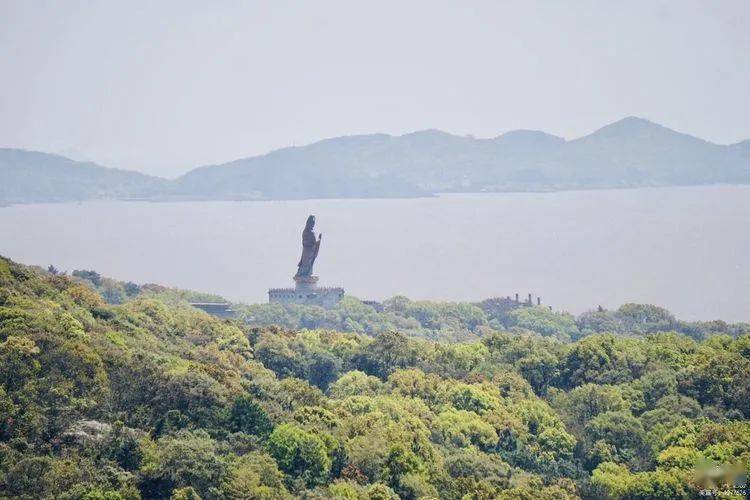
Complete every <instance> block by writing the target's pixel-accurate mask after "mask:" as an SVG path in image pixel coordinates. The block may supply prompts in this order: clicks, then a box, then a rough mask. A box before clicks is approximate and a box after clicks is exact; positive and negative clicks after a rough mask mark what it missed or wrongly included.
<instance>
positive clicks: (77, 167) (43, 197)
mask: <svg viewBox="0 0 750 500" xmlns="http://www.w3.org/2000/svg"><path fill="white" fill-rule="evenodd" d="M168 184H169V182H168V181H166V180H164V179H159V178H157V177H150V176H148V175H144V174H140V173H137V172H131V171H129V170H118V169H114V168H107V167H102V166H101V165H97V164H96V163H90V162H77V161H73V160H71V159H69V158H65V157H64V156H58V155H53V154H47V153H38V152H35V151H24V150H21V149H0V203H6V204H7V203H34V202H50V201H81V200H94V199H143V198H153V197H154V196H159V195H160V193H162V192H163V191H164V190H165V189H167V186H168Z"/></svg>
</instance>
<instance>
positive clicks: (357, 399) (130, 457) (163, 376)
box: [0, 258, 750, 500]
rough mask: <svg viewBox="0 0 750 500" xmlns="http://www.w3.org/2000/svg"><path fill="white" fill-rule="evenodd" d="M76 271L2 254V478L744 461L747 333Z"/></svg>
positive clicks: (388, 487)
mask: <svg viewBox="0 0 750 500" xmlns="http://www.w3.org/2000/svg"><path fill="white" fill-rule="evenodd" d="M52 271H54V270H52ZM76 274H77V276H65V275H61V274H59V273H54V272H45V271H42V270H39V269H34V268H29V267H25V266H22V265H19V264H16V263H13V262H11V261H9V260H6V259H2V258H0V497H2V498H35V499H36V498H56V499H58V498H62V499H110V500H115V499H137V498H170V497H171V498H175V499H188V498H191V499H196V498H203V499H223V498H237V499H240V498H293V497H297V498H300V497H302V498H352V499H355V498H356V499H395V498H399V497H400V498H405V499H416V498H446V499H460V498H501V499H503V498H504V499H518V498H557V499H573V498H581V497H582V498H654V499H655V498H694V497H696V496H697V495H698V491H699V489H700V488H702V487H706V486H707V485H708V484H709V483H708V482H707V481H708V480H707V479H706V477H705V475H704V474H702V472H701V471H703V470H704V469H705V468H706V467H711V472H712V474H715V472H716V470H717V469H714V468H713V465H718V466H720V469H718V470H719V475H718V476H716V475H714V476H713V480H714V481H718V483H719V486H718V487H719V488H721V487H722V486H721V484H722V481H724V480H726V479H727V478H730V477H732V474H734V473H735V472H736V471H735V470H734V469H730V468H728V467H729V466H728V465H725V464H735V463H740V462H741V461H743V460H744V464H747V463H750V422H748V417H750V335H747V334H745V335H740V336H738V337H737V338H732V337H730V336H727V335H714V336H712V337H710V338H708V339H707V340H704V341H700V342H699V341H696V340H694V339H691V338H689V337H687V336H683V335H680V334H676V333H652V334H648V335H645V336H642V335H630V336H629V337H624V336H620V335H612V334H593V335H588V336H585V337H583V338H581V339H580V340H578V341H575V342H560V341H559V340H556V339H554V338H552V337H541V336H538V335H536V336H535V335H530V334H524V333H521V331H518V333H507V332H497V331H486V332H485V333H484V334H483V336H482V338H481V340H476V341H473V342H464V343H447V342H433V341H429V340H422V339H410V338H408V337H406V336H405V335H403V334H401V333H398V332H395V331H390V332H383V333H380V334H378V335H377V336H375V337H371V336H367V335H362V334H356V333H340V332H333V331H330V330H322V329H314V330H286V329H280V328H278V327H251V326H249V325H247V324H246V323H244V322H241V321H237V322H232V321H222V320H218V319H216V318H213V317H211V316H208V315H206V314H204V313H202V312H200V311H198V310H196V309H193V308H191V307H189V306H188V305H187V303H186V302H185V301H184V299H185V298H188V299H193V298H194V297H192V296H190V295H184V294H182V293H179V292H176V291H173V290H168V289H163V288H159V287H155V286H148V287H142V286H137V285H132V284H120V285H119V286H121V287H122V294H121V295H119V296H114V295H112V293H113V292H112V291H110V295H109V298H110V300H112V299H117V300H118V301H120V302H121V303H120V304H110V303H108V302H107V301H105V300H104V298H103V297H102V295H101V294H100V293H98V292H97V291H96V290H97V289H99V288H101V287H103V286H109V285H107V284H106V283H104V282H103V281H99V280H97V276H96V275H92V274H90V273H86V272H78V273H76ZM92 279H93V280H94V281H99V283H98V284H96V283H94V281H92ZM95 286H97V287H98V288H96V289H95V288H94V287H95ZM623 334H624V335H628V332H626V331H625V332H623ZM744 467H747V466H746V465H744ZM746 472H747V471H746Z"/></svg>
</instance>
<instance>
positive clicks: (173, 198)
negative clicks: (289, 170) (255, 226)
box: [0, 183, 750, 208]
mask: <svg viewBox="0 0 750 500" xmlns="http://www.w3.org/2000/svg"><path fill="white" fill-rule="evenodd" d="M701 187H739V188H747V187H750V183H710V184H664V185H643V186H612V187H569V188H558V189H507V190H498V191H441V192H435V193H427V194H414V195H393V196H381V195H378V196H304V197H302V196H301V197H279V198H252V197H226V198H222V197H216V198H208V197H178V196H169V197H144V198H130V197H129V198H118V197H111V198H109V197H108V198H85V199H70V200H28V201H0V208H9V207H12V206H17V205H58V204H71V203H99V202H126V203H138V202H140V203H210V202H274V201H306V200H408V199H419V198H437V197H441V196H455V195H498V194H556V193H575V192H590V191H626V190H627V191H631V190H637V189H679V188H684V189H690V188H701Z"/></svg>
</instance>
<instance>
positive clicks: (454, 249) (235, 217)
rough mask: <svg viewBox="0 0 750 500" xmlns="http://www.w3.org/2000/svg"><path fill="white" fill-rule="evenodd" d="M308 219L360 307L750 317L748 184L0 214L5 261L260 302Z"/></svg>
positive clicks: (323, 270)
mask: <svg viewBox="0 0 750 500" xmlns="http://www.w3.org/2000/svg"><path fill="white" fill-rule="evenodd" d="M309 213H314V214H315V215H316V216H317V219H318V225H317V228H316V230H319V231H322V233H323V244H322V246H321V251H320V256H319V258H318V262H317V263H316V274H319V275H320V276H321V284H327V285H343V286H344V287H345V288H346V290H347V292H348V293H351V294H353V295H355V296H358V297H360V298H367V299H382V298H386V297H389V296H392V295H396V294H403V295H407V296H409V297H412V298H415V299H416V298H419V299H449V300H477V299H482V298H486V297H491V296H497V295H512V294H514V293H516V292H518V293H520V294H521V296H522V297H523V296H525V295H526V294H527V293H529V292H531V293H533V294H534V296H537V295H540V296H541V297H542V301H543V302H544V303H546V304H550V305H552V306H553V307H554V308H555V309H566V310H569V311H571V312H575V313H578V312H581V311H583V310H586V309H588V308H592V307H595V306H596V305H598V304H601V305H603V306H605V307H616V306H618V305H619V304H622V303H624V302H628V301H637V302H650V303H655V304H659V305H663V306H665V307H667V308H669V309H670V310H671V311H673V312H674V313H676V314H677V315H678V316H680V317H682V318H685V319H714V318H721V319H725V320H731V321H740V320H742V321H750V261H749V260H750V257H748V256H749V255H750V187H734V186H721V187H698V188H661V189H637V190H622V191H582V192H565V193H551V194H473V195H445V196H440V197H436V198H425V199H407V200H306V201H278V202H205V203H203V202H200V203H199V202H195V203H133V202H95V203H82V204H61V205H21V206H13V207H5V208H0V235H2V237H1V238H0V254H3V255H5V256H8V257H11V258H12V259H14V260H17V261H20V262H23V263H28V264H39V265H44V266H46V265H48V264H54V265H55V266H57V267H58V268H60V269H66V270H72V269H81V268H87V269H96V270H97V271H99V272H101V273H102V274H105V275H108V276H111V277H114V278H118V279H122V280H131V281H135V282H139V283H144V282H154V283H161V284H166V285H172V286H177V287H182V288H190V289H195V290H202V291H208V292H215V293H218V294H221V295H224V296H226V297H228V298H230V299H232V300H236V301H244V302H261V301H265V300H266V289H267V288H269V287H278V286H288V285H290V284H291V276H292V275H293V274H294V272H295V271H296V263H297V260H298V259H299V252H300V244H301V243H300V238H301V236H300V234H301V231H302V227H303V225H304V222H305V218H306V217H307V215H308V214H309Z"/></svg>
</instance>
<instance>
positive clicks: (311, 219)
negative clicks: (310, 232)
mask: <svg viewBox="0 0 750 500" xmlns="http://www.w3.org/2000/svg"><path fill="white" fill-rule="evenodd" d="M314 227H315V216H314V215H311V216H309V217H308V218H307V222H306V223H305V229H312V228H314Z"/></svg>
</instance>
